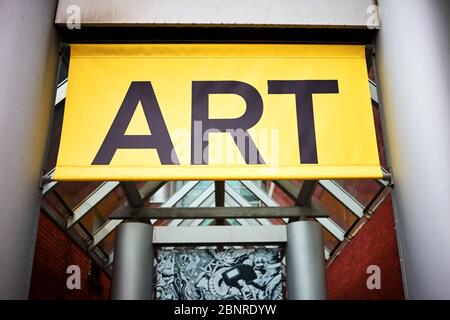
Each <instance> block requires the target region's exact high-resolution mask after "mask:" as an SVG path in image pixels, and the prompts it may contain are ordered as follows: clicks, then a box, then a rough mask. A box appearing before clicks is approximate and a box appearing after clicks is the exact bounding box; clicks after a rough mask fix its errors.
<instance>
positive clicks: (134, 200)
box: [120, 181, 144, 208]
mask: <svg viewBox="0 0 450 320" xmlns="http://www.w3.org/2000/svg"><path fill="white" fill-rule="evenodd" d="M120 186H121V187H122V189H123V192H124V193H125V196H126V197H127V200H128V203H129V204H130V206H132V207H134V208H139V207H143V206H144V201H143V199H142V197H141V194H140V193H139V190H138V188H137V186H136V182H133V181H122V182H120Z"/></svg>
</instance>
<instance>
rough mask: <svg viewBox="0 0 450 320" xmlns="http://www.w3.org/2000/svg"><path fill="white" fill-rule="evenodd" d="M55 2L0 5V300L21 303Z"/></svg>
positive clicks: (46, 109)
mask: <svg viewBox="0 0 450 320" xmlns="http://www.w3.org/2000/svg"><path fill="white" fill-rule="evenodd" d="M56 2H57V1H56V0H43V1H31V0H28V1H26V0H16V1H0V39H1V40H2V45H1V46H0V150H1V151H2V154H1V156H0V177H2V183H1V184H0V216H1V217H0V299H27V298H28V290H29V283H30V277H31V269H32V263H33V254H34V243H35V240H36V229H37V222H38V218H39V214H38V213H39V207H40V201H41V190H40V189H39V181H40V176H41V170H42V167H43V162H44V158H45V148H46V144H47V136H48V131H49V122H50V115H51V111H52V107H53V101H54V93H55V89H56V74H57V66H58V37H57V34H56V30H55V27H54V25H53V21H54V14H55V8H56Z"/></svg>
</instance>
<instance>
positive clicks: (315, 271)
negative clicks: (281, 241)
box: [286, 220, 327, 300]
mask: <svg viewBox="0 0 450 320" xmlns="http://www.w3.org/2000/svg"><path fill="white" fill-rule="evenodd" d="M286 246H287V253H286V264H287V289H288V299H289V300H321V299H327V284H326V275H325V257H324V251H323V239H322V227H321V225H320V224H319V223H318V222H316V221H305V220H303V221H295V222H290V223H288V225H287V245H286Z"/></svg>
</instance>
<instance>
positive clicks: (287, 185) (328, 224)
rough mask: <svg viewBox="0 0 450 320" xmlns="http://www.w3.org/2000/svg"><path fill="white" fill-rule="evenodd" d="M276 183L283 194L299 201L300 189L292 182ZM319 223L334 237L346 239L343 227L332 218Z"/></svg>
mask: <svg viewBox="0 0 450 320" xmlns="http://www.w3.org/2000/svg"><path fill="white" fill-rule="evenodd" d="M274 183H275V184H276V185H277V186H279V187H280V188H281V189H282V191H283V192H285V193H286V195H287V196H288V197H289V198H291V199H295V200H296V199H297V195H298V194H299V191H300V188H299V187H297V186H295V185H294V184H293V183H292V182H289V181H280V180H275V181H274ZM314 210H317V211H320V210H318V208H314ZM316 220H317V221H319V223H320V224H321V225H322V226H323V227H324V228H325V229H327V230H328V231H329V232H331V234H333V236H335V237H336V238H337V239H339V240H340V241H342V240H344V237H345V231H344V230H342V228H341V227H339V226H338V225H337V224H336V223H335V222H334V221H333V219H331V218H317V219H316Z"/></svg>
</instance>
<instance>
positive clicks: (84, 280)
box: [29, 212, 110, 300]
mask: <svg viewBox="0 0 450 320" xmlns="http://www.w3.org/2000/svg"><path fill="white" fill-rule="evenodd" d="M69 265H78V266H79V267H80V270H81V289H80V290H76V289H74V290H69V289H68V288H67V286H66V281H67V278H68V277H69V276H70V274H67V273H66V270H67V267H68V266H69ZM91 268H92V266H91V262H90V259H89V257H88V256H87V255H86V254H85V253H84V252H83V251H82V250H81V249H80V248H79V247H78V246H77V245H76V244H75V243H74V242H73V241H72V240H71V239H70V238H69V237H68V236H66V235H65V234H64V233H63V232H62V231H61V230H60V229H59V228H58V227H57V226H56V225H55V224H54V223H53V222H52V221H51V220H50V219H49V218H48V217H47V216H46V215H45V213H42V212H41V215H40V219H39V227H38V233H37V241H36V249H35V254H34V262H33V271H32V275H31V286H30V295H29V298H30V299H64V300H66V299H68V300H72V299H108V298H109V295H110V279H109V277H108V276H107V275H106V274H105V273H103V272H102V271H100V272H99V273H98V275H97V276H96V277H89V272H90V271H91V272H93V273H95V272H94V271H95V270H92V269H91Z"/></svg>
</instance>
